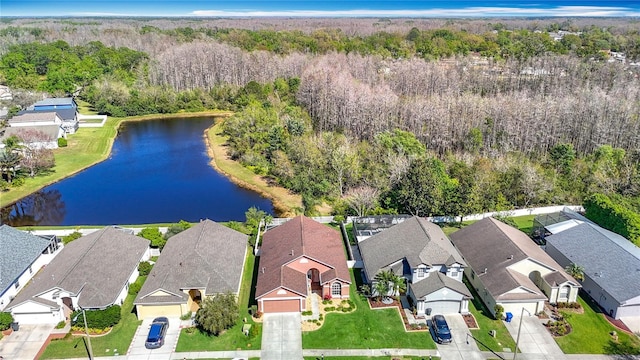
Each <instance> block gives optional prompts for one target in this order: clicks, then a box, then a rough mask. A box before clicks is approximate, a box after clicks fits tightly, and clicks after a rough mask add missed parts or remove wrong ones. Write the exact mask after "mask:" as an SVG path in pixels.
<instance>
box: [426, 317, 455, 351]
mask: <svg viewBox="0 0 640 360" xmlns="http://www.w3.org/2000/svg"><path fill="white" fill-rule="evenodd" d="M431 329H432V330H433V337H434V338H435V340H436V341H437V342H438V344H448V343H450V342H451V331H449V325H448V324H447V320H445V318H444V316H442V315H434V316H433V317H432V318H431Z"/></svg>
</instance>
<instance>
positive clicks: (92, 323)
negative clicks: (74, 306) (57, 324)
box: [71, 305, 121, 329]
mask: <svg viewBox="0 0 640 360" xmlns="http://www.w3.org/2000/svg"><path fill="white" fill-rule="evenodd" d="M86 315H87V325H88V327H89V328H91V329H106V328H109V327H112V326H114V325H115V324H117V323H118V322H119V321H120V317H121V314H120V306H119V305H112V306H109V307H108V308H106V309H104V310H87V311H86ZM76 317H77V318H76ZM71 319H76V320H75V321H73V322H72V323H71V325H72V326H81V327H84V318H83V316H82V311H80V310H77V311H74V312H73V314H71Z"/></svg>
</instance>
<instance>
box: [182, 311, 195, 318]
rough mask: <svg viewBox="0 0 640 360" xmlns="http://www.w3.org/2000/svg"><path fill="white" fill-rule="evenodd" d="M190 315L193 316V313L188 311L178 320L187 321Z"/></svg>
mask: <svg viewBox="0 0 640 360" xmlns="http://www.w3.org/2000/svg"><path fill="white" fill-rule="evenodd" d="M192 315H193V313H192V312H191V311H189V312H187V313H186V314H184V315H182V316H180V320H189V319H191V316H192Z"/></svg>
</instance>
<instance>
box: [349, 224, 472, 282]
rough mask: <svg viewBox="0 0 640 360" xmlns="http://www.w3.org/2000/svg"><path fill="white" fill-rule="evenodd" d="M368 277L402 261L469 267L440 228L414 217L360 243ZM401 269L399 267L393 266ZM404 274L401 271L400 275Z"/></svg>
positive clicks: (416, 263)
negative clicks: (457, 264)
mask: <svg viewBox="0 0 640 360" xmlns="http://www.w3.org/2000/svg"><path fill="white" fill-rule="evenodd" d="M358 246H359V248H360V254H361V255H362V260H363V261H364V266H365V269H366V271H367V275H368V276H372V277H373V276H375V274H377V273H378V272H379V271H380V270H383V269H387V268H389V266H390V265H392V264H394V263H397V262H400V261H403V260H405V259H406V262H407V263H408V265H409V266H410V267H412V268H413V267H416V266H417V265H419V264H426V265H430V266H431V265H439V264H444V265H452V264H453V263H459V264H461V265H462V266H466V263H465V261H464V260H463V258H462V256H460V254H459V253H458V250H456V248H455V247H454V246H453V245H452V244H451V242H450V241H449V239H448V238H447V236H446V235H445V234H444V232H442V229H440V227H439V226H438V225H436V224H434V223H432V222H430V221H427V220H425V219H423V218H419V217H412V218H410V219H407V220H405V221H403V222H402V223H400V224H398V225H395V226H393V227H391V228H388V229H386V230H384V231H382V232H380V233H378V234H376V235H374V236H372V237H370V238H367V239H365V240H362V241H361V242H360V243H358ZM394 269H395V270H396V271H399V270H400V268H394ZM398 275H402V274H398Z"/></svg>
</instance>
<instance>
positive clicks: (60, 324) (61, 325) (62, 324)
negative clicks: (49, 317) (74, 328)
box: [56, 320, 67, 329]
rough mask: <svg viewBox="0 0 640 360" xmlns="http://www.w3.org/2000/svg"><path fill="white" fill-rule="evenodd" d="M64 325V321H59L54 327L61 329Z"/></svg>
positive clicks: (65, 323)
mask: <svg viewBox="0 0 640 360" xmlns="http://www.w3.org/2000/svg"><path fill="white" fill-rule="evenodd" d="M65 325H67V322H66V321H64V320H63V321H60V322H59V323H58V324H57V325H56V329H63V328H64V327H65Z"/></svg>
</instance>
